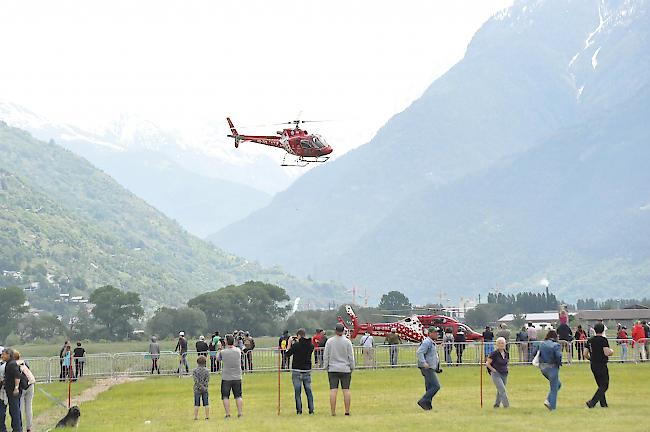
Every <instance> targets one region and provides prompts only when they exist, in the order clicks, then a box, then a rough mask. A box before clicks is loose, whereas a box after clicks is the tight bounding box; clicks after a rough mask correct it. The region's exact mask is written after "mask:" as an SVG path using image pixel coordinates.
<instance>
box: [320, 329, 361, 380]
mask: <svg viewBox="0 0 650 432" xmlns="http://www.w3.org/2000/svg"><path fill="white" fill-rule="evenodd" d="M323 369H325V370H326V371H328V372H352V371H353V370H354V350H353V349H352V342H350V339H348V338H346V337H343V336H339V335H336V336H334V337H332V338H329V339H327V342H325V353H324V354H323Z"/></svg>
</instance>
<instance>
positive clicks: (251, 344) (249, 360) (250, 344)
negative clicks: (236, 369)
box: [244, 332, 255, 371]
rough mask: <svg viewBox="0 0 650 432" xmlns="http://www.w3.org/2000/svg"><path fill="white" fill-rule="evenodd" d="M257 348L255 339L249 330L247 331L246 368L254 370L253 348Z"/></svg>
mask: <svg viewBox="0 0 650 432" xmlns="http://www.w3.org/2000/svg"><path fill="white" fill-rule="evenodd" d="M254 349H255V339H253V336H251V334H250V333H249V332H246V334H245V336H244V357H245V361H244V368H245V369H247V370H249V371H252V370H253V350H254Z"/></svg>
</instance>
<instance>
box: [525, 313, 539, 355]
mask: <svg viewBox="0 0 650 432" xmlns="http://www.w3.org/2000/svg"><path fill="white" fill-rule="evenodd" d="M526 333H528V360H529V361H533V358H534V357H535V354H536V353H537V329H536V328H535V326H534V325H533V323H532V322H529V323H528V328H527V329H526Z"/></svg>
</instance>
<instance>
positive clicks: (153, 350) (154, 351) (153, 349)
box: [149, 336, 160, 375]
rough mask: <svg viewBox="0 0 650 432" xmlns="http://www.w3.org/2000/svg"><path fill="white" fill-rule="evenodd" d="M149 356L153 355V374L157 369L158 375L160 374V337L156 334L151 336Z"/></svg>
mask: <svg viewBox="0 0 650 432" xmlns="http://www.w3.org/2000/svg"><path fill="white" fill-rule="evenodd" d="M149 356H150V357H151V374H152V375H153V372H154V371H157V372H158V375H160V366H158V360H159V359H160V344H159V343H158V338H156V336H151V342H150V343H149Z"/></svg>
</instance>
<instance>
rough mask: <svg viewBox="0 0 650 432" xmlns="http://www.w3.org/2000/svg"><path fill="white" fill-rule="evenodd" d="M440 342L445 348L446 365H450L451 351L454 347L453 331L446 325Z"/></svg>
mask: <svg viewBox="0 0 650 432" xmlns="http://www.w3.org/2000/svg"><path fill="white" fill-rule="evenodd" d="M442 344H443V346H444V350H445V361H446V362H447V366H451V365H452V360H451V352H452V351H453V349H454V333H453V331H452V330H451V327H447V328H446V329H445V335H444V336H443V338H442Z"/></svg>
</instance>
